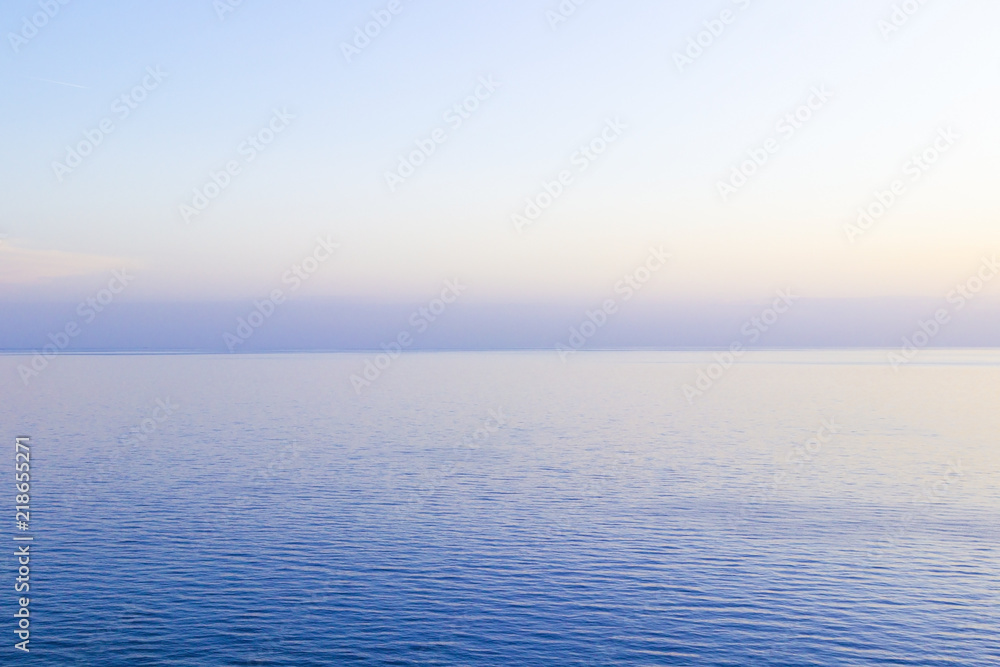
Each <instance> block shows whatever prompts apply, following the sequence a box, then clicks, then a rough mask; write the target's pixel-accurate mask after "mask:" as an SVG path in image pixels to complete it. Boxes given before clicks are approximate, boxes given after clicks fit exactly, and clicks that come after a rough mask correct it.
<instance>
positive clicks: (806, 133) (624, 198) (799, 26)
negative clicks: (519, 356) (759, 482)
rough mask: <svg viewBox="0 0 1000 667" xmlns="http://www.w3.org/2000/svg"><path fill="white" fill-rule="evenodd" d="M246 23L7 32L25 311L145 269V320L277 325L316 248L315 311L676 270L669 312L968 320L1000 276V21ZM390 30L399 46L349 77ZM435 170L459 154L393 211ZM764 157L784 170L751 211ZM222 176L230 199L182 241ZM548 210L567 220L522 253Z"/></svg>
mask: <svg viewBox="0 0 1000 667" xmlns="http://www.w3.org/2000/svg"><path fill="white" fill-rule="evenodd" d="M224 3H226V0H219V2H217V3H215V4H213V2H212V1H211V0H176V1H173V2H169V3H168V2H161V3H135V2H124V1H117V2H114V1H105V2H99V3H97V2H89V3H88V2H82V1H78V0H77V1H71V2H68V3H67V4H59V3H58V2H57V1H56V0H51V2H48V3H46V2H44V1H43V2H42V3H38V2H28V1H25V0H14V1H12V2H7V3H4V6H3V8H2V10H0V29H2V31H3V34H4V44H3V45H2V48H0V68H2V69H0V85H2V86H3V90H4V94H3V95H2V96H0V116H2V118H3V123H2V125H0V132H2V135H3V136H2V144H3V161H2V163H0V206H2V208H0V234H5V235H6V238H4V239H3V240H2V244H0V298H3V299H6V300H18V301H32V300H41V301H47V300H64V301H74V300H77V299H80V298H82V297H83V296H85V295H86V294H88V293H91V292H92V291H93V290H94V289H95V288H96V287H99V286H101V285H103V284H106V283H107V282H108V280H109V279H110V271H111V270H112V269H121V268H123V267H124V268H128V269H130V270H131V271H133V272H134V273H135V275H136V278H135V281H134V282H133V283H132V284H131V285H130V286H129V288H128V290H127V293H126V294H124V295H123V296H122V297H121V298H122V299H125V300H132V301H211V300H216V299H250V298H256V297H259V296H262V295H266V294H267V293H268V292H269V291H270V290H272V289H273V288H275V287H278V286H281V285H282V280H281V279H282V276H283V275H284V274H285V272H286V271H288V270H289V268H290V267H291V266H292V265H293V264H295V263H297V262H301V261H302V260H303V259H304V258H305V257H307V256H309V255H310V254H311V253H312V252H313V250H314V247H315V246H316V238H317V237H319V236H323V237H324V238H328V239H332V240H333V241H335V242H336V243H339V250H337V252H336V255H335V256H334V257H333V258H332V259H330V260H329V261H327V262H324V263H323V264H322V266H321V267H320V268H319V270H318V271H316V273H315V274H314V275H312V276H311V277H310V279H309V280H308V281H306V282H305V283H304V284H303V286H302V288H301V290H299V291H298V293H297V294H295V295H292V296H293V297H324V296H331V297H337V298H351V299H360V300H371V301H380V302H401V301H407V300H413V301H420V300H426V299H427V298H430V297H432V296H434V295H435V294H437V293H438V292H439V291H440V290H441V285H442V282H443V281H444V280H445V279H446V278H455V277H458V278H460V279H461V280H462V281H463V282H464V283H465V284H467V285H468V286H469V289H468V292H467V293H466V295H464V296H463V299H465V300H466V301H467V302H470V303H471V302H483V303H489V302H508V303H520V302H545V301H553V300H555V301H560V300H562V301H566V302H570V301H572V302H577V301H580V302H587V301H588V300H591V299H597V300H598V302H599V300H600V299H601V298H603V296H604V295H605V294H607V293H609V292H610V291H611V289H612V287H613V286H614V285H615V283H616V281H618V280H619V279H620V278H621V276H622V275H623V274H624V273H626V272H630V271H632V270H633V269H635V268H636V267H638V266H639V265H640V264H641V263H642V262H643V261H645V258H646V256H647V252H648V248H649V247H650V246H654V247H659V246H663V248H664V249H665V250H666V251H667V252H669V253H670V254H671V255H672V259H671V260H670V263H669V265H668V267H667V268H666V269H665V270H664V271H661V272H659V273H658V274H657V275H656V276H655V278H654V279H653V280H651V281H650V283H649V285H648V288H647V289H646V291H645V293H644V296H643V298H645V299H650V300H656V299H657V298H663V299H676V298H683V299H691V300H710V301H753V300H762V299H764V300H766V299H769V298H770V297H771V295H773V293H774V291H775V289H777V288H784V287H792V288H794V289H795V290H797V292H798V293H800V294H801V295H803V296H805V297H823V298H827V297H881V296H907V297H920V298H940V297H943V296H944V295H945V294H946V293H947V292H948V290H949V289H950V288H951V286H952V285H953V284H954V283H955V282H956V281H957V280H960V279H964V278H965V277H967V276H969V275H972V274H973V272H974V271H975V270H976V268H977V266H978V265H979V263H980V259H981V257H982V256H983V255H988V254H990V253H992V252H995V251H996V249H998V248H1000V227H998V225H997V220H998V219H1000V218H998V214H1000V200H998V199H997V197H996V184H995V176H996V166H995V160H996V156H997V151H996V148H997V146H998V145H1000V144H998V140H1000V129H998V127H997V123H996V113H997V109H998V108H1000V77H998V75H1000V41H998V40H997V39H996V25H997V24H998V23H1000V5H998V3H996V2H993V1H990V0H970V1H964V2H963V1H959V0H956V1H946V0H935V1H933V2H927V3H925V4H924V5H923V6H920V7H919V9H918V10H917V11H916V12H915V14H913V16H912V17H907V20H906V21H905V22H903V21H902V20H901V19H900V18H899V16H897V21H898V22H900V23H902V25H901V27H900V28H899V30H896V31H893V32H891V34H888V35H887V36H886V35H884V34H883V32H885V30H884V28H885V26H884V25H883V29H882V30H880V28H879V22H880V21H887V20H890V19H891V17H892V14H893V4H894V3H893V2H887V1H882V0H836V1H835V2H820V3H805V2H797V1H793V0H751V1H748V0H737V1H736V2H731V1H729V0H717V1H714V2H652V1H650V0H642V1H640V0H616V1H615V2H610V1H609V0H588V1H586V2H584V3H583V4H582V6H580V7H577V8H576V9H575V11H574V12H573V13H572V14H571V15H570V16H569V17H568V18H567V20H565V21H559V22H557V23H555V22H554V21H553V16H555V14H548V15H547V12H552V11H556V12H557V11H558V8H559V6H560V3H559V1H558V0H547V1H546V0H506V1H505V2H491V3H486V2H454V1H453V2H444V1H442V0H400V1H399V2H398V3H390V2H388V0H384V1H383V0H379V1H377V2H367V1H366V2H350V3H326V2H315V1H306V0H301V1H296V2H282V3H277V2H271V3H266V2H262V1H259V0H244V1H243V2H242V3H240V4H239V5H238V6H236V7H235V8H232V11H225V12H222V11H221V10H220V7H228V5H227V4H224ZM48 5H51V6H50V7H49V11H50V12H53V11H54V10H53V8H57V11H54V16H52V17H51V18H49V17H46V16H43V15H41V14H39V13H40V12H42V11H43V8H42V6H48ZM563 5H564V6H565V7H569V6H574V5H573V4H572V2H569V0H567V2H564V3H563ZM914 6H917V5H916V4H914ZM390 9H396V10H397V13H395V14H392V13H391V11H390ZM372 12H376V15H375V18H378V17H381V18H382V20H383V22H385V19H386V17H387V16H391V22H389V23H388V25H386V26H385V27H379V29H378V31H377V32H378V34H377V35H376V36H374V37H372V38H370V40H369V41H368V43H367V44H366V45H365V43H364V42H363V41H359V42H358V43H359V44H361V45H362V46H363V48H356V49H355V50H354V51H352V52H350V53H348V54H347V55H345V50H344V47H343V44H345V43H347V44H354V43H355V39H356V34H357V33H356V28H360V29H361V30H364V27H365V25H366V24H367V23H370V22H372V21H373V20H375V18H373V14H372ZM380 12H381V13H380ZM723 12H728V13H726V14H723ZM36 15H37V16H36ZM32 16H36V23H41V24H42V26H41V27H39V28H37V30H32V29H31V28H28V27H25V21H28V22H30V21H31V20H32V18H31V17H32ZM720 17H721V18H720ZM723 18H724V19H727V20H728V23H725V22H723V21H722V19H723ZM716 19H719V21H718V22H716ZM706 22H708V23H707V24H706ZM553 24H554V25H553ZM712 29H714V30H715V31H716V32H718V33H720V34H718V35H711V34H710V33H709V32H703V31H710V30H712ZM369 30H370V31H371V32H376V30H375V28H374V27H372V26H369ZM699 33H702V34H701V37H700V38H701V40H702V42H703V43H705V44H708V46H706V47H704V48H702V49H701V53H700V54H699V53H698V50H697V49H693V48H692V50H690V51H689V52H688V53H689V55H692V54H693V55H694V56H697V57H691V58H690V61H687V62H684V61H680V60H678V57H677V55H676V54H683V53H684V52H685V50H686V49H688V48H689V45H690V42H689V40H695V41H697V40H698V39H699ZM26 35H28V36H26ZM349 60H350V62H349ZM150 72H152V73H155V76H154V75H153V74H150ZM482 81H486V82H490V83H489V84H488V85H485V84H483V83H481V82H482ZM137 87H138V88H137ZM813 91H825V92H823V93H822V96H817V95H816V93H814V92H813ZM477 92H478V93H479V96H480V98H481V99H478V100H470V101H469V102H467V104H468V105H469V106H470V107H478V108H475V109H474V110H473V111H467V112H463V114H464V115H465V116H467V117H464V118H463V117H462V116H460V115H457V114H456V113H455V112H452V113H448V112H449V109H452V108H453V107H454V105H456V104H461V103H462V102H463V100H465V99H466V98H468V97H469V96H470V95H475V94H476V93H477ZM123 95H124V96H125V99H124V100H123V99H122V96H123ZM140 98H141V99H140ZM809 103H812V105H813V109H811V110H808V111H802V110H800V111H799V113H800V119H801V118H802V117H805V116H808V118H806V119H805V120H799V121H795V123H794V125H793V124H790V123H789V122H788V121H785V124H784V125H779V122H781V121H782V119H783V118H785V117H786V115H787V114H789V113H794V112H795V111H796V109H798V108H799V107H801V106H802V105H807V104H809ZM276 113H277V115H276ZM102 123H103V124H104V125H103V127H105V128H108V127H110V128H111V129H112V131H111V132H110V133H104V132H102V131H100V128H101V127H102ZM609 123H610V124H609ZM796 126H797V127H796ZM437 128H440V130H439V131H438V132H437V134H436V136H437V137H438V138H439V139H441V138H443V141H442V142H441V143H435V142H434V140H433V138H432V137H433V136H434V133H435V130H436V129H437ZM789 128H792V129H789ZM262 131H263V132H262ZM95 132H100V134H102V135H104V136H103V137H102V138H101V141H100V143H99V145H97V146H96V147H94V148H93V150H92V152H90V154H89V155H86V156H81V157H80V160H79V165H78V166H75V167H74V168H72V169H70V168H69V166H70V165H69V163H73V162H75V160H74V158H72V156H68V154H67V151H68V147H78V146H79V144H80V142H85V141H87V136H88V134H87V133H90V136H91V137H96V136H97V134H95ZM942 132H943V134H942ZM602 133H603V135H604V139H608V140H609V141H608V142H607V145H606V147H604V146H603V144H604V139H600V140H598V138H599V137H601V136H602ZM252 135H258V136H259V138H258V142H263V141H264V140H267V139H271V142H270V143H267V144H266V145H264V144H262V143H261V145H260V148H261V150H259V151H258V150H257V149H256V148H253V147H252V144H251V143H245V142H247V140H248V137H250V136H252ZM945 136H947V137H949V139H947V140H944V139H940V138H939V137H945ZM610 139H613V141H610ZM592 140H594V141H595V143H594V144H593V146H594V149H593V150H594V151H597V150H598V149H603V153H601V154H600V155H597V154H596V153H591V155H592V158H593V159H591V158H588V157H585V156H584V154H583V153H580V152H579V151H580V148H581V147H582V146H585V145H587V144H590V143H591V142H592ZM936 140H937V141H938V149H940V150H941V151H943V152H941V153H940V154H939V155H938V156H937V157H936V161H935V162H934V164H931V165H927V169H926V171H924V170H923V169H919V171H914V170H913V169H914V164H913V163H910V164H907V162H908V161H910V160H911V159H912V156H914V155H920V154H921V153H923V152H924V150H925V149H928V148H930V147H932V146H934V144H935V141H936ZM418 141H419V142H422V143H423V144H424V145H425V146H427V145H428V141H430V142H431V143H434V146H435V149H434V152H433V153H432V154H431V155H429V156H428V157H426V158H425V159H424V160H422V162H423V164H421V165H420V166H418V167H416V169H415V170H414V172H413V174H412V175H410V176H408V177H407V178H405V179H404V180H403V182H399V181H396V182H395V183H394V184H393V185H392V186H390V184H389V183H387V178H386V172H392V171H395V170H397V168H398V165H399V156H401V155H403V156H406V155H409V154H410V153H411V152H412V151H414V150H417V144H416V142H418ZM945 148H947V150H944V149H945ZM86 150H87V146H86V145H85V146H84V147H83V151H86ZM768 150H771V152H770V153H767V151H768ZM750 151H752V152H753V153H754V154H756V155H757V156H758V158H760V156H761V155H762V153H764V154H767V161H766V163H764V164H763V166H761V167H759V168H757V169H756V173H754V174H753V175H752V176H750V177H749V178H747V181H746V183H745V185H743V186H742V187H740V188H739V189H738V191H736V192H735V193H730V194H729V196H728V197H727V199H728V201H723V196H722V195H721V194H720V191H719V182H720V181H724V182H730V181H729V179H730V177H731V172H732V171H733V169H734V168H735V167H738V166H739V165H741V163H743V162H744V161H746V160H748V159H750V154H749V153H748V152H750ZM251 155H252V157H253V159H252V160H250V159H248V158H249V157H250V156H251ZM930 155H933V151H932V152H931V153H930ZM417 157H418V158H420V157H422V156H417ZM67 160H69V163H67ZM230 162H232V163H233V164H234V165H235V167H236V169H238V173H236V174H235V175H231V176H218V174H219V173H221V172H223V171H224V170H225V169H226V165H227V163H230ZM54 163H60V164H62V165H67V166H66V168H64V167H61V166H58V165H55V164H54ZM583 167H586V168H585V169H584V168H583ZM753 167H754V165H750V166H748V167H747V170H748V171H753ZM236 169H234V171H235V170H236ZM404 171H405V170H404ZM213 172H214V173H215V174H216V179H217V180H219V181H220V182H225V181H226V180H227V179H228V180H229V182H228V184H227V187H225V188H224V189H222V191H221V194H219V195H218V197H216V198H215V199H213V200H211V201H210V202H209V204H208V206H207V207H206V208H205V209H204V210H202V211H200V212H199V213H198V214H197V215H190V214H189V215H188V216H187V217H188V218H189V220H187V221H186V220H185V219H184V218H185V216H184V215H183V214H182V212H181V210H180V207H181V205H182V204H183V205H189V206H192V208H194V203H196V202H195V195H194V191H195V190H196V189H199V190H203V189H204V188H205V186H206V185H207V184H210V183H211V182H212V181H211V177H210V173H213ZM560 172H565V173H564V174H563V175H564V177H566V182H565V184H563V185H556V186H554V185H551V183H552V182H554V181H555V182H557V181H558V178H559V175H560ZM917 174H919V178H917ZM895 180H899V181H900V182H901V184H902V187H901V188H900V190H899V194H898V195H895V196H894V197H895V201H894V202H893V203H892V204H891V205H890V206H889V210H888V213H886V214H885V215H884V216H882V217H881V218H880V219H878V220H877V221H875V222H874V224H872V225H871V226H870V228H869V229H867V230H866V231H864V232H863V233H862V234H860V235H859V236H857V237H856V238H854V242H853V243H852V242H851V241H850V240H849V238H848V234H847V233H846V232H845V229H844V228H845V225H849V224H851V223H852V222H854V221H855V219H856V218H857V216H858V214H857V209H858V208H859V207H862V206H865V207H867V206H869V205H871V204H872V203H873V202H876V201H877V199H876V197H875V192H876V191H888V190H890V189H891V184H892V183H893V181H895ZM543 181H545V182H549V183H550V186H549V187H550V189H551V190H552V191H553V192H555V191H557V190H558V188H559V187H562V192H561V194H560V195H559V196H558V197H556V198H555V201H554V203H552V205H551V206H550V207H548V208H547V209H546V210H544V211H543V212H542V213H541V215H540V216H538V217H537V219H536V220H534V221H532V223H531V224H530V225H527V226H525V227H524V228H523V229H521V231H520V233H519V232H518V231H517V230H516V229H515V224H514V222H512V217H511V216H512V214H515V213H519V214H522V215H524V213H525V207H526V199H527V198H529V197H530V198H532V199H536V198H537V197H538V196H539V195H540V194H542V193H545V190H544V189H543V185H542V183H543ZM209 189H210V191H211V188H209ZM885 197H886V195H883V198H885ZM542 201H543V202H544V201H545V197H544V196H543V197H542ZM886 201H887V200H886ZM876 210H877V207H876ZM189 213H190V212H189ZM998 282H1000V281H998Z"/></svg>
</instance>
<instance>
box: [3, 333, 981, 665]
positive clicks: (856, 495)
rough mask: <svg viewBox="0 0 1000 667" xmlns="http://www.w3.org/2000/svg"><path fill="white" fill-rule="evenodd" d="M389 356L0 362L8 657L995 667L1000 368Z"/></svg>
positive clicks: (969, 362)
mask: <svg viewBox="0 0 1000 667" xmlns="http://www.w3.org/2000/svg"><path fill="white" fill-rule="evenodd" d="M366 358H371V357H370V356H365V355H354V354H328V355H324V354H316V355H271V356H61V357H57V358H55V359H53V360H52V361H51V362H50V364H49V366H48V368H46V369H45V370H43V371H42V372H41V373H40V375H39V376H38V377H36V378H33V379H32V380H31V383H30V385H29V386H28V387H27V388H25V387H24V385H23V383H22V382H21V380H20V379H19V377H18V374H17V370H16V369H17V365H18V364H24V363H27V362H28V361H30V357H24V356H0V391H2V393H0V435H2V438H3V440H2V444H3V448H2V451H4V452H6V454H3V456H5V457H7V462H6V463H3V465H2V467H0V470H2V471H3V472H2V475H0V480H2V482H3V484H2V488H3V489H4V490H5V491H4V493H5V494H7V495H6V500H5V503H6V506H7V507H8V512H9V515H10V516H9V517H8V519H7V520H6V522H5V524H4V525H5V528H4V530H3V536H2V537H3V539H4V540H5V541H6V543H7V545H8V546H7V547H6V548H5V549H4V552H5V556H4V558H3V560H2V562H3V571H2V573H0V581H2V585H0V590H2V591H3V593H2V594H0V612H2V617H3V619H6V620H2V621H0V626H2V627H0V630H2V632H0V638H2V639H3V645H2V646H0V664H3V665H22V664H23V665H28V664H31V665H58V666H64V665H66V666H68V665H95V666H102V667H106V666H117V665H129V666H132V665H168V666H169V665H295V666H306V665H863V664H896V665H997V664H1000V437H998V434H1000V400H998V390H1000V352H991V351H962V352H931V351H925V352H922V353H921V355H920V356H918V357H917V359H916V360H915V361H914V362H912V363H910V364H908V365H905V366H902V367H900V368H899V369H898V370H893V369H892V368H891V367H890V366H889V365H888V364H887V363H886V355H885V353H884V352H864V351H861V352H784V353H755V354H751V355H747V356H746V357H745V358H744V359H743V360H741V361H740V362H739V363H738V364H736V365H734V366H733V367H732V368H730V369H728V370H726V371H725V372H723V373H721V376H720V373H719V370H721V369H720V368H710V364H711V363H712V355H711V354H710V353H663V352H657V353H653V352H651V353H641V352H632V353H578V354H576V355H575V356H573V357H571V358H569V359H568V360H567V362H566V363H563V362H562V361H561V360H560V359H559V357H558V356H557V355H556V354H555V352H549V353H544V352H538V353H440V354H409V355H404V356H403V357H401V358H399V359H396V360H394V361H392V363H391V365H390V366H389V367H388V368H385V369H384V370H383V371H381V375H380V376H379V377H378V378H376V379H375V380H374V381H373V382H372V383H371V384H370V386H364V387H362V391H361V393H360V395H358V394H357V393H356V392H355V389H354V388H353V387H352V384H351V381H350V376H351V375H352V374H358V375H359V376H360V374H361V373H362V372H363V371H364V367H365V359H366ZM383 361H384V360H383ZM699 371H704V372H705V373H706V375H705V376H704V377H703V378H702V380H701V385H700V386H701V387H702V388H703V389H704V391H703V393H702V394H701V395H694V394H693V392H690V391H689V395H691V399H692V400H691V401H689V400H687V399H686V398H685V395H684V393H683V391H682V388H683V387H684V385H686V384H687V385H691V386H692V387H694V388H697V385H696V383H697V382H698V381H699ZM710 375H712V376H716V377H717V379H715V380H712V379H711V378H710V377H709V376H710ZM709 385H711V386H709ZM16 435H30V436H31V437H32V455H31V474H32V480H31V482H32V488H31V534H32V535H34V536H35V541H34V543H32V546H31V551H32V558H31V574H30V577H31V584H30V585H31V590H30V598H31V603H30V607H31V613H32V616H31V630H30V631H31V639H30V648H31V653H30V655H24V654H22V653H21V652H19V651H15V650H14V648H13V644H14V642H15V641H17V639H16V635H15V633H14V629H15V620H14V618H13V613H14V611H15V610H16V608H17V607H16V605H17V597H18V594H16V593H15V592H14V590H13V585H14V578H15V577H16V576H17V575H16V568H17V564H16V562H15V558H14V556H13V551H14V547H13V545H14V544H15V543H14V542H13V541H12V538H13V537H14V536H15V534H17V531H16V530H15V527H14V516H13V515H14V510H13V505H14V498H13V496H14V479H13V460H14V447H13V444H14V437H15V436H16Z"/></svg>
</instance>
